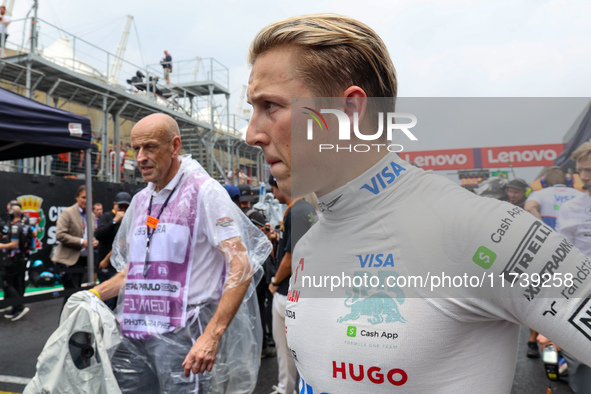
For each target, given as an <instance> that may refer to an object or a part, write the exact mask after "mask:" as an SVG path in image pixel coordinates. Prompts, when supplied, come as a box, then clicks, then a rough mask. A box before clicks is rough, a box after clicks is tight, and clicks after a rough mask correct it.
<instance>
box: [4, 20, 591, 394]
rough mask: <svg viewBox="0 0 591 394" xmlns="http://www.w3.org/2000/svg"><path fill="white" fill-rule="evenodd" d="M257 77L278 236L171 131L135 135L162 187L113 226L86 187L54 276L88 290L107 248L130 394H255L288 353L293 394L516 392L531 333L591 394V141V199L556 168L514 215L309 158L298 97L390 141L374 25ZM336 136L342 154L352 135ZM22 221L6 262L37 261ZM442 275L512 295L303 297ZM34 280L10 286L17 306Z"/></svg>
mask: <svg viewBox="0 0 591 394" xmlns="http://www.w3.org/2000/svg"><path fill="white" fill-rule="evenodd" d="M163 60H165V59H163ZM249 61H250V63H251V64H252V72H251V75H250V79H249V87H248V98H249V102H250V103H252V105H253V110H254V112H253V116H252V119H251V122H250V124H249V128H248V131H247V134H246V140H247V143H249V144H251V145H256V146H259V147H260V148H262V150H263V153H264V155H265V158H266V160H267V162H268V163H270V165H271V173H272V176H271V178H270V179H269V184H270V186H271V188H272V192H273V195H274V197H275V198H276V199H277V200H278V201H279V202H280V203H282V204H285V205H287V208H286V209H285V211H284V214H283V217H282V220H281V222H280V223H279V227H278V228H274V226H271V225H270V221H269V220H268V218H267V217H266V216H265V214H264V212H261V211H260V210H257V209H255V208H254V207H253V206H252V200H253V195H252V191H251V188H250V186H249V185H248V181H247V180H246V179H245V178H244V177H242V176H240V174H236V173H234V172H232V171H228V173H227V185H226V188H224V187H223V186H222V185H221V184H220V183H219V182H217V181H215V180H214V179H212V178H211V177H210V176H209V175H208V174H207V173H206V172H205V170H204V169H203V167H201V165H200V164H199V163H198V162H196V161H195V160H192V159H191V158H190V157H187V156H183V155H181V154H180V152H181V148H182V142H181V139H180V132H179V127H178V124H177V123H176V122H175V120H174V119H173V118H171V117H170V116H168V115H164V114H153V115H150V116H147V117H145V118H144V119H142V120H141V121H139V122H138V123H137V124H136V125H135V126H134V128H133V130H132V132H131V147H132V149H133V151H134V154H135V158H136V161H137V165H138V170H139V172H140V174H141V177H142V178H143V180H144V181H146V182H148V186H147V187H146V188H145V189H143V190H142V191H140V192H139V193H137V194H136V195H135V196H133V197H132V196H130V195H128V194H127V193H123V192H122V193H118V194H117V195H116V196H114V199H113V209H112V211H110V212H107V213H102V212H101V211H102V206H101V207H99V206H95V207H94V209H93V212H86V204H85V201H86V190H85V188H84V187H80V188H79V189H78V191H77V193H76V196H75V198H76V202H75V203H74V204H73V205H72V206H71V207H69V208H67V209H66V210H64V211H63V212H62V214H61V216H60V217H59V219H58V224H57V238H58V240H59V241H60V244H59V245H58V247H57V248H56V251H55V253H54V255H53V257H52V260H53V261H54V262H55V263H56V266H58V267H60V272H61V273H62V280H63V283H64V287H65V288H67V289H76V288H79V287H80V285H81V283H82V282H84V281H85V278H84V274H85V273H84V270H83V269H82V267H85V262H86V258H87V256H88V248H89V245H91V244H92V245H93V247H94V248H96V247H98V250H97V253H98V255H97V258H96V261H97V264H98V267H97V268H98V276H99V280H100V283H99V284H97V285H96V286H94V287H93V288H91V289H90V290H89V291H90V292H91V293H92V297H93V298H92V299H93V300H94V301H97V302H98V300H100V301H103V302H111V306H112V307H115V305H117V315H118V319H119V321H120V324H121V334H122V341H121V344H120V345H119V347H118V348H117V349H116V351H115V352H114V354H113V356H112V358H111V360H110V362H111V366H112V372H113V379H116V381H117V383H118V385H119V387H120V389H121V391H122V392H124V393H136V392H149V393H152V392H154V393H156V392H203V393H209V392H249V391H252V390H253V389H254V385H255V384H256V380H257V376H258V365H259V361H260V357H271V356H274V355H276V357H277V362H278V377H277V380H278V383H277V385H276V386H274V388H273V390H274V391H273V393H280V394H291V393H293V392H294V391H296V390H297V391H299V392H300V393H312V392H375V393H378V392H391V391H392V390H393V389H395V388H402V389H406V390H408V391H411V392H480V393H496V392H509V391H510V389H511V384H512V376H513V373H514V370H515V351H516V348H517V340H518V336H519V328H520V326H521V325H525V326H527V327H530V328H531V332H530V338H529V343H528V346H527V349H525V351H526V352H527V355H528V357H539V355H540V354H539V348H538V343H540V344H541V346H542V347H543V348H544V347H546V346H549V345H550V344H551V343H552V344H553V345H554V344H555V346H559V347H560V350H561V352H562V354H563V355H564V357H565V359H566V360H567V362H568V365H569V369H570V371H569V372H570V374H569V379H571V381H570V384H571V387H572V389H573V391H575V392H577V393H584V392H589V388H590V387H591V383H590V382H589V369H588V367H587V366H586V364H587V365H588V364H590V363H591V336H589V335H590V334H589V331H588V318H586V317H584V316H583V315H584V314H585V313H587V314H588V313H591V312H589V311H588V308H589V306H588V305H587V304H586V303H587V302H588V297H589V295H590V294H591V282H589V281H586V279H587V277H590V276H591V271H590V270H589V268H591V260H590V259H589V258H588V257H586V256H587V255H588V254H589V253H590V252H591V249H590V248H591V246H590V245H591V241H590V240H591V227H590V220H589V219H588V217H589V215H590V212H591V208H590V207H591V201H588V200H589V198H591V197H590V196H591V189H590V188H591V143H585V144H583V145H582V146H581V147H579V148H578V149H577V150H576V151H575V152H574V154H573V160H574V161H575V162H576V165H577V171H578V173H579V174H580V179H581V181H582V183H583V185H584V186H583V188H584V189H585V190H586V192H585V193H583V192H580V191H577V190H575V189H574V188H572V187H570V186H569V185H567V183H568V180H567V177H566V174H565V173H564V171H563V170H562V169H560V168H554V167H552V168H550V169H548V171H547V172H546V174H545V176H544V179H543V182H542V183H543V184H544V185H545V187H544V188H542V189H541V190H538V191H534V192H531V193H530V191H529V189H530V186H529V185H528V183H527V182H526V181H525V180H522V179H513V180H511V181H507V183H506V184H504V185H503V191H504V192H505V195H504V197H503V199H504V200H506V201H496V200H494V199H486V198H482V197H480V196H476V195H474V194H473V193H470V192H468V191H466V190H465V189H463V188H461V187H460V186H458V185H455V184H453V183H452V182H450V181H449V180H447V179H445V178H443V177H439V176H437V175H435V174H433V173H431V172H428V171H423V170H421V169H420V168H416V167H414V166H412V165H410V163H407V162H405V161H404V160H402V159H401V158H400V157H398V156H397V155H396V154H394V153H390V152H387V151H384V150H382V151H380V150H375V151H371V152H364V153H362V154H358V153H356V152H347V151H343V152H335V153H329V154H323V153H322V152H317V151H316V150H314V149H308V148H309V147H308V148H302V149H300V147H296V146H292V133H291V130H292V127H294V125H295V126H297V125H298V119H292V116H295V115H293V114H294V113H295V112H297V111H295V112H294V111H292V106H293V105H294V104H293V101H292V98H293V97H307V98H312V100H313V99H316V98H326V97H336V98H337V100H335V101H334V103H332V104H334V105H335V106H338V108H340V109H339V110H340V111H341V112H344V113H347V114H348V115H350V116H348V117H347V119H349V121H352V119H356V120H358V121H359V126H360V127H361V128H362V129H375V126H376V125H375V124H374V123H375V122H376V119H377V114H376V112H379V111H381V110H382V109H381V108H380V107H379V106H373V105H366V104H367V98H368V97H391V98H395V97H396V92H397V79H396V74H395V71H394V66H393V64H392V62H391V59H390V56H389V54H388V52H387V50H386V47H385V45H384V43H383V42H382V40H381V39H380V37H379V36H378V35H377V34H376V33H375V32H374V31H373V30H372V29H371V28H370V27H368V26H366V25H364V24H363V23H361V22H359V21H357V20H354V19H352V18H348V17H343V16H338V15H324V14H321V15H309V16H302V17H294V18H289V19H287V20H284V21H280V22H277V23H275V24H272V25H270V26H267V27H265V28H264V29H263V30H262V31H261V32H259V33H258V34H257V36H256V37H255V39H254V41H253V43H252V45H251V48H250V52H249ZM163 67H164V68H165V63H163ZM390 104H391V105H392V109H393V108H394V100H392V101H391V102H390ZM353 114H355V115H356V116H353ZM360 114H361V115H360ZM365 115H367V116H365ZM341 120H342V119H339V121H341ZM331 122H332V121H331ZM335 122H336V121H335ZM329 127H336V123H330V125H329V126H327V128H329ZM351 127H353V126H351ZM323 138H325V139H326V141H325V142H327V143H337V142H338V140H337V138H338V135H336V133H333V134H330V133H325V134H324V137H323ZM354 138H358V137H357V136H356V137H354ZM378 142H383V143H386V142H387V141H386V136H385V135H384V136H383V137H381V139H379V140H378ZM292 148H294V149H292ZM325 153H326V152H325ZM296 163H297V164H296ZM242 179H244V182H242V181H241V180H242ZM232 183H237V185H232ZM528 194H529V196H528ZM310 195H317V196H318V206H319V208H320V210H321V217H322V219H321V220H318V217H319V213H318V212H317V210H316V209H315V207H314V206H313V205H312V204H310V203H309V202H308V198H310ZM526 211H527V212H529V213H531V215H530V214H527V213H526ZM11 212H12V215H13V218H12V219H11V220H13V222H12V223H13V227H15V226H16V229H15V231H14V234H13V233H11V236H10V243H5V244H2V245H0V247H3V248H5V249H9V250H14V249H17V250H20V249H18V247H17V246H15V245H20V243H19V242H20V241H19V240H20V238H19V237H20V236H17V235H18V234H20V233H22V230H19V229H18V228H19V225H18V224H17V223H20V222H21V221H22V219H21V216H19V209H18V207H12V208H11ZM87 216H90V220H91V221H92V222H94V223H96V231H95V233H94V236H95V238H93V239H88V236H87V235H86V234H87V232H86V231H85V223H86V219H87ZM97 216H100V217H97ZM476 218H477V220H474V219H476ZM19 231H20V232H19ZM15 234H16V235H15ZM561 234H562V235H561ZM565 237H566V238H565ZM475 251H476V253H475ZM16 255H18V253H16V254H15V256H16ZM16 260H18V259H16ZM427 271H428V272H429V274H431V273H433V274H437V273H439V274H441V275H442V276H443V273H444V272H445V273H446V274H448V275H452V276H454V275H455V276H457V277H462V276H471V277H472V276H474V277H480V276H481V275H482V276H483V278H484V277H485V275H487V274H490V275H491V276H490V277H491V278H493V279H495V280H496V278H500V279H499V280H500V281H501V282H502V283H503V286H501V284H500V283H499V282H495V283H496V285H494V286H493V285H491V286H490V288H488V289H486V291H488V292H485V293H480V290H481V289H479V288H465V289H462V291H461V292H455V291H452V290H457V289H437V290H436V291H431V292H428V291H427V290H424V289H423V288H420V287H419V288H416V289H409V288H402V287H399V288H396V287H395V286H390V288H385V287H384V286H383V285H382V289H381V290H376V289H371V288H369V287H367V286H365V287H361V288H360V286H355V285H350V284H349V285H348V286H345V285H343V287H342V288H339V289H337V290H338V292H333V289H332V288H331V289H330V292H329V291H328V290H329V289H328V288H327V287H326V286H325V288H324V289H321V290H319V292H318V293H313V292H312V290H311V289H310V288H309V287H306V286H305V284H304V283H305V281H304V280H303V279H302V276H303V273H305V274H306V275H307V276H317V277H321V278H326V277H328V276H330V275H335V274H336V275H339V276H341V275H342V277H344V276H345V275H346V274H348V273H352V274H353V276H354V277H355V276H356V275H357V276H359V275H370V276H372V277H377V278H384V277H385V276H388V278H395V279H396V278H400V277H403V276H406V277H409V278H410V277H411V276H413V277H417V276H420V274H422V273H426V272H427ZM581 272H582V273H584V274H585V273H586V275H581V274H580V273H581ZM384 274H385V275H384ZM511 274H517V276H518V277H520V278H521V279H523V275H525V277H526V278H529V279H533V274H536V275H539V276H543V275H546V274H547V275H550V278H551V280H552V279H555V278H557V277H560V278H567V277H569V275H570V284H567V285H564V286H563V285H562V283H563V282H562V281H561V285H560V286H557V285H553V286H541V285H540V286H538V285H534V284H530V282H528V285H527V286H522V285H516V286H513V285H511V286H509V285H508V284H507V283H506V282H507V281H509V282H510V278H511ZM20 275H21V273H20V271H18V272H17V270H15V271H14V274H13V276H11V277H9V278H14V279H11V283H12V287H13V288H14V291H12V290H11V291H12V294H14V295H15V296H19V295H22V291H21V288H20V287H19V285H20V283H21V282H20V280H21V279H20V278H21V276H20ZM17 277H18V278H17ZM529 279H528V280H529ZM491 280H492V279H491ZM343 282H344V280H343ZM353 282H354V281H353ZM349 283H351V282H349ZM431 283H433V282H431ZM564 283H566V282H564ZM21 287H22V286H21ZM317 287H322V286H317ZM341 290H342V291H341ZM447 291H450V292H449V293H448V292H447ZM524 292H525V293H524ZM85 294H88V293H85ZM450 294H452V295H450ZM482 294H486V296H482ZM257 296H258V298H257ZM116 298H118V299H117V301H115V299H116ZM257 300H258V302H257ZM64 302H66V298H65V299H64ZM585 308H587V309H585ZM25 310H27V308H26V307H24V306H18V307H16V306H15V307H14V308H13V309H12V310H11V311H9V312H8V316H12V319H15V318H17V317H19V316H20V317H22V315H24V314H26V312H24V314H23V311H25ZM581 316H583V317H581ZM585 319H587V320H585ZM586 322H587V323H586ZM585 324H587V325H585ZM551 341H552V342H551ZM452 353H453V355H454V357H455V360H456V361H457V362H456V363H451V362H449V361H450V360H449V355H450V354H452ZM491 360H492V362H491ZM458 363H460V364H461V365H462V368H458V367H457V365H458ZM549 377H551V376H550V375H549ZM554 378H558V376H554ZM298 388H299V389H298Z"/></svg>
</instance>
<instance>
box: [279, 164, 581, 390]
mask: <svg viewBox="0 0 591 394" xmlns="http://www.w3.org/2000/svg"><path fill="white" fill-rule="evenodd" d="M320 206H321V208H323V216H322V219H321V220H320V221H319V222H318V223H317V224H316V225H315V226H314V227H312V229H311V230H310V231H308V232H307V233H306V235H305V236H304V237H303V238H302V239H301V240H300V242H299V243H298V244H297V246H296V248H295V251H294V254H293V259H292V261H293V265H292V272H293V274H292V276H291V281H290V291H289V294H288V301H287V306H286V325H287V341H288V345H289V347H290V350H291V353H292V355H293V357H294V359H295V361H296V365H297V368H298V371H299V373H300V377H301V380H300V393H301V394H309V393H362V392H363V393H369V392H371V393H394V392H395V393H476V392H478V393H508V392H510V391H511V384H512V381H513V374H514V371H515V362H516V356H517V347H518V346H517V344H518V337H519V327H520V325H521V324H523V325H525V326H527V327H531V328H532V329H534V330H536V331H538V332H540V333H542V334H544V335H545V336H546V337H547V338H551V339H552V341H554V342H555V343H556V344H558V345H559V346H561V347H562V348H563V349H565V350H566V351H568V352H569V353H571V354H572V355H573V356H575V357H576V358H578V359H579V360H580V361H582V362H584V363H587V364H590V365H591V300H590V299H589V296H590V294H591V260H590V259H589V258H588V257H586V256H584V255H583V254H582V253H580V252H579V251H578V250H577V249H576V248H575V247H574V246H573V245H572V244H571V243H570V242H569V241H568V240H567V239H565V238H564V237H563V236H561V235H560V234H558V233H556V232H554V231H552V230H551V229H550V228H549V227H548V226H547V225H545V224H544V223H542V222H540V221H538V220H536V219H535V218H534V217H533V216H532V215H530V214H529V213H527V212H525V211H524V210H522V209H521V208H518V207H515V206H513V205H511V204H509V203H506V202H500V201H497V200H494V199H489V198H484V197H479V196H476V195H474V194H473V193H471V192H469V191H467V190H465V189H462V188H461V187H459V186H458V185H455V184H453V183H452V182H450V181H449V180H447V179H445V178H443V177H440V176H437V175H435V174H433V173H432V172H430V171H423V170H421V169H418V168H415V167H413V166H411V165H410V164H409V163H407V162H405V161H403V160H401V159H400V158H399V157H398V156H397V155H394V154H388V155H386V156H385V157H384V158H383V159H382V160H380V161H379V162H378V163H377V164H376V165H375V166H373V167H372V168H370V169H369V170H368V171H367V172H365V173H364V174H362V175H361V176H360V177H358V178H356V179H354V180H353V181H351V182H349V183H348V184H347V185H345V186H343V187H341V188H339V189H337V190H335V191H333V192H331V193H328V194H327V195H325V196H322V198H320ZM347 277H349V278H356V279H355V280H353V281H348V280H347ZM365 278H367V279H365Z"/></svg>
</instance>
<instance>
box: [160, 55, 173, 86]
mask: <svg viewBox="0 0 591 394" xmlns="http://www.w3.org/2000/svg"><path fill="white" fill-rule="evenodd" d="M160 64H162V69H163V70H164V78H165V79H166V84H167V85H170V73H171V72H172V56H170V53H168V51H167V50H164V57H163V58H162V60H161V61H160Z"/></svg>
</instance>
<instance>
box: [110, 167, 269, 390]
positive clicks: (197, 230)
mask: <svg viewBox="0 0 591 394" xmlns="http://www.w3.org/2000/svg"><path fill="white" fill-rule="evenodd" d="M181 160H182V163H181V167H180V169H179V172H178V173H177V175H176V176H175V178H174V179H173V180H172V181H171V182H170V183H169V186H167V187H166V188H164V190H162V191H160V193H159V194H161V196H158V195H156V194H155V193H154V192H153V189H152V188H151V186H148V187H147V188H146V189H144V190H142V191H141V192H139V193H138V194H136V196H134V198H133V200H132V203H131V205H130V206H129V208H128V209H127V212H126V214H125V217H124V219H123V221H122V223H121V227H120V229H119V231H118V233H117V236H116V238H115V241H114V242H113V255H112V257H111V263H112V264H113V266H114V267H115V268H116V269H117V270H118V271H124V270H125V271H126V279H125V284H124V285H123V286H122V288H121V291H120V294H119V300H118V307H117V317H118V320H119V322H120V323H121V327H122V332H123V334H124V342H123V343H122V346H123V348H122V349H123V350H122V351H121V352H119V355H117V354H116V357H118V356H119V357H120V356H121V354H123V355H124V356H123V364H120V365H119V368H120V369H121V371H123V370H124V371H125V372H126V373H129V372H130V370H131V371H135V370H136V369H137V371H135V372H138V373H143V372H145V370H146V369H147V368H150V369H151V370H152V371H153V375H157V376H158V380H159V381H160V382H162V381H173V382H181V384H183V379H185V378H184V376H183V367H182V366H181V363H182V361H183V359H184V357H185V356H186V355H187V353H188V351H189V349H190V347H191V345H192V343H194V342H195V341H196V340H197V338H198V337H199V335H200V334H201V333H202V332H203V330H204V329H205V327H206V326H207V324H208V323H209V321H210V319H211V318H212V316H213V315H214V313H215V311H216V307H217V305H218V302H219V300H220V298H221V297H222V295H223V294H224V293H225V292H227V291H229V290H230V289H234V288H235V287H236V286H240V285H242V284H244V283H245V282H248V281H250V285H249V287H248V290H247V291H246V294H245V296H244V299H243V301H242V304H241V306H240V308H239V310H238V312H237V313H236V315H235V316H234V319H233V320H232V323H231V324H230V325H229V326H228V328H227V329H226V331H225V333H224V335H223V337H222V340H221V342H220V345H219V349H218V353H217V357H216V361H215V364H214V367H213V370H212V372H211V373H208V372H205V373H204V374H199V375H198V376H191V377H190V379H191V380H192V381H194V382H195V389H194V390H193V391H191V392H197V391H200V392H232V393H242V392H243V393H248V392H252V390H253V389H254V387H255V385H256V380H257V376H258V368H259V363H260V361H259V360H260V352H261V346H262V344H261V341H262V329H261V323H260V317H259V313H258V305H257V300H256V292H255V288H256V284H257V283H258V281H259V280H260V277H261V276H262V268H261V267H262V264H263V262H264V261H265V260H266V258H267V256H268V255H269V254H270V252H271V244H270V243H269V241H268V240H267V237H266V236H265V235H264V234H263V233H262V232H261V231H260V230H259V229H258V228H256V227H255V226H254V225H253V224H252V223H251V222H250V220H249V219H248V218H247V217H246V216H245V215H244V214H243V213H242V211H241V210H240V209H239V208H238V206H237V205H235V204H234V203H233V202H232V201H231V200H230V198H229V196H228V194H227V192H226V191H225V190H224V189H223V187H222V186H221V185H220V184H219V183H218V182H217V181H215V180H214V179H212V178H211V177H209V175H208V174H207V173H206V172H205V170H204V169H203V167H202V166H201V165H200V164H199V163H198V162H197V161H195V160H192V159H191V158H190V156H183V157H181ZM167 188H168V191H167ZM171 190H172V195H171V198H170V199H169V201H168V203H166V202H163V201H162V200H163V199H164V197H165V196H167V195H168V194H170V191H171ZM150 200H152V201H150ZM148 211H150V213H151V215H150V216H153V217H158V223H157V225H156V226H154V227H155V228H154V229H153V231H149V230H148V226H147V224H146V223H147V218H148ZM150 233H151V234H150ZM148 236H151V239H150V241H149V251H148V250H147V245H148V242H147V238H148ZM146 347H149V349H148V350H146ZM140 348H141V349H140ZM162 351H165V352H170V353H171V356H170V357H153V354H151V353H150V352H152V353H154V352H156V353H160V352H162ZM177 356H178V357H177ZM120 358H121V357H120ZM119 361H121V359H120V360H119ZM117 364H118V363H117V362H116V361H115V360H113V367H114V369H115V370H116V369H117V368H118V367H117ZM164 364H170V365H164ZM116 375H117V371H116ZM123 375H125V374H120V375H119V376H123ZM120 383H121V381H120ZM122 386H124V385H122ZM168 390H169V391H170V392H175V391H177V390H179V389H178V388H176V386H174V383H173V386H172V388H169V389H168ZM122 391H123V392H126V390H125V388H124V387H122ZM129 392H137V387H135V388H134V387H131V389H130V391H129ZM161 392H168V391H167V390H166V389H165V388H161ZM183 392H185V391H183Z"/></svg>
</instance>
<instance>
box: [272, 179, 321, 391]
mask: <svg viewBox="0 0 591 394" xmlns="http://www.w3.org/2000/svg"><path fill="white" fill-rule="evenodd" d="M269 183H270V184H271V188H272V189H273V195H274V196H275V198H276V199H277V200H279V202H280V203H281V204H287V205H288V207H287V209H286V210H285V213H284V214H283V220H282V221H281V226H280V233H279V245H278V247H277V256H276V257H277V260H276V261H277V272H276V273H275V276H274V277H273V278H272V279H271V283H270V284H269V291H270V292H271V294H273V339H274V340H275V346H276V348H277V363H278V364H279V382H278V383H277V386H275V387H274V388H275V392H276V393H292V392H293V391H294V389H295V388H296V383H297V381H296V378H297V369H296V366H295V363H294V360H293V358H292V355H291V352H290V350H289V347H288V346H287V338H286V335H285V304H286V302H287V296H288V294H287V292H288V290H289V278H290V277H291V266H292V264H291V263H292V262H291V253H292V251H293V248H295V246H296V244H297V243H298V241H299V240H300V238H302V236H303V235H304V234H305V233H306V232H307V231H308V230H309V229H310V227H312V225H314V223H316V221H317V220H318V217H317V216H316V211H315V210H314V207H312V205H310V204H309V203H308V202H307V201H306V200H304V199H303V198H298V199H291V198H290V197H288V196H287V195H285V194H284V193H283V192H282V191H281V190H279V188H278V187H277V181H276V180H275V179H274V178H273V177H271V179H270V180H269Z"/></svg>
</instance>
